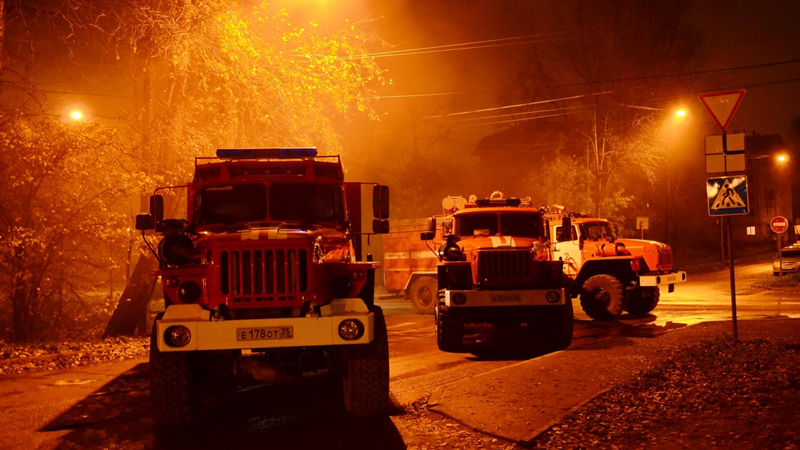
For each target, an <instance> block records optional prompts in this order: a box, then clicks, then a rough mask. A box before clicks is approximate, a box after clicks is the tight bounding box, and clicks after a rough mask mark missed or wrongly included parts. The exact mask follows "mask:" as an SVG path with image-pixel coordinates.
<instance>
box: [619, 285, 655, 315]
mask: <svg viewBox="0 0 800 450" xmlns="http://www.w3.org/2000/svg"><path fill="white" fill-rule="evenodd" d="M660 298H661V289H659V288H658V286H654V287H638V288H636V289H634V290H633V291H631V293H630V295H629V296H628V301H627V302H626V304H625V311H628V314H633V315H637V316H642V315H645V314H648V313H649V312H650V311H652V310H654V309H656V306H658V300H659V299H660Z"/></svg>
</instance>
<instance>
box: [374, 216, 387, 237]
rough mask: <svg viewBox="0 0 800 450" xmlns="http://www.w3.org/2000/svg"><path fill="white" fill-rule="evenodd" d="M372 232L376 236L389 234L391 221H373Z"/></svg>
mask: <svg viewBox="0 0 800 450" xmlns="http://www.w3.org/2000/svg"><path fill="white" fill-rule="evenodd" d="M372 232H373V233H375V234H389V221H388V220H381V219H375V220H373V221H372Z"/></svg>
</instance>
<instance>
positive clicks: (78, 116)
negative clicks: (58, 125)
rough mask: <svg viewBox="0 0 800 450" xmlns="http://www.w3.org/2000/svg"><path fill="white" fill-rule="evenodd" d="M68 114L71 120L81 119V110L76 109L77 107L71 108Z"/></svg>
mask: <svg viewBox="0 0 800 450" xmlns="http://www.w3.org/2000/svg"><path fill="white" fill-rule="evenodd" d="M69 116H70V117H71V118H72V120H81V119H83V113H82V112H80V111H79V110H77V109H73V110H72V111H71V112H70V113H69Z"/></svg>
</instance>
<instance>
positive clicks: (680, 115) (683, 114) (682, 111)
mask: <svg viewBox="0 0 800 450" xmlns="http://www.w3.org/2000/svg"><path fill="white" fill-rule="evenodd" d="M675 117H677V118H679V119H683V118H684V117H686V110H685V109H683V108H680V109H678V110H676V111H675Z"/></svg>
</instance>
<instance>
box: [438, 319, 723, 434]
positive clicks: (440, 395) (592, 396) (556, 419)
mask: <svg viewBox="0 0 800 450" xmlns="http://www.w3.org/2000/svg"><path fill="white" fill-rule="evenodd" d="M712 322H713V321H712ZM701 323H706V322H698V323H693V324H688V325H686V326H685V327H680V328H678V329H675V330H670V331H667V332H664V333H659V334H658V335H656V336H663V335H665V334H669V333H671V332H673V331H677V330H684V329H687V328H690V327H693V326H695V325H699V324H701ZM613 338H614V337H613V336H609V337H607V338H604V339H600V340H598V341H594V342H591V343H595V342H600V341H606V340H609V339H613ZM591 343H586V344H584V345H578V346H576V347H574V348H573V347H570V349H579V348H581V347H583V346H585V345H589V344H591ZM563 351H566V350H560V351H557V352H553V353H547V354H545V355H541V356H539V357H536V358H533V359H529V360H525V361H520V362H518V363H516V364H512V365H509V366H505V367H501V368H497V369H493V370H490V371H487V372H484V373H481V374H478V375H476V376H474V377H470V378H465V379H462V380H459V381H457V382H454V383H452V384H450V385H449V386H453V385H457V384H460V383H463V382H466V381H467V380H473V379H477V378H481V377H483V376H484V375H488V374H490V373H493V372H499V371H502V370H506V369H508V368H511V367H516V366H518V365H522V364H526V363H529V362H531V361H534V360H541V359H542V358H544V357H547V356H549V355H556V354H558V353H561V352H563ZM634 373H635V372H634ZM631 375H633V373H632V374H631ZM618 384H619V383H615V384H614V385H612V386H608V387H605V388H602V389H600V390H598V391H597V392H595V393H593V394H590V395H589V396H587V397H586V398H584V399H583V400H581V401H580V402H578V403H577V404H575V405H574V406H572V407H571V408H570V409H569V410H567V411H565V412H563V413H561V414H558V415H557V416H555V417H554V418H553V419H551V420H550V421H549V422H547V423H546V424H545V425H543V426H541V427H539V428H537V429H536V430H534V431H533V432H531V433H530V434H529V435H527V436H526V437H525V438H523V439H520V440H515V439H510V438H508V437H507V436H502V435H500V434H497V433H494V432H492V431H489V430H484V429H482V428H480V427H472V426H470V425H467V424H466V423H464V422H463V421H462V420H461V419H459V418H457V417H454V416H452V415H450V414H447V413H445V412H443V411H439V410H437V409H435V407H436V406H437V405H438V404H439V402H440V401H441V399H442V398H444V395H445V389H446V388H447V386H444V387H442V388H440V389H438V390H437V391H435V392H434V393H433V394H431V396H430V398H429V399H428V401H427V402H426V404H427V405H428V407H429V408H430V410H431V411H433V412H435V413H436V414H439V415H441V416H443V417H447V418H448V419H450V420H453V421H454V422H457V423H458V424H460V425H462V426H464V427H467V428H470V429H472V430H473V431H476V432H479V433H482V434H485V435H487V436H491V437H493V438H497V439H502V440H503V441H506V442H509V443H515V444H518V445H520V446H522V447H530V446H531V445H532V443H533V441H535V440H536V438H538V437H539V436H540V435H541V434H543V433H545V432H546V431H548V430H550V429H551V428H552V427H553V426H554V425H557V424H558V423H560V422H561V421H562V420H563V419H564V418H565V417H567V416H568V415H570V414H572V413H573V412H575V411H576V410H577V409H579V408H581V407H582V406H584V405H586V404H587V403H589V402H590V401H592V400H594V399H595V398H597V397H599V396H601V395H603V394H605V393H607V392H609V391H610V390H612V389H614V387H616V386H617V385H618Z"/></svg>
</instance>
